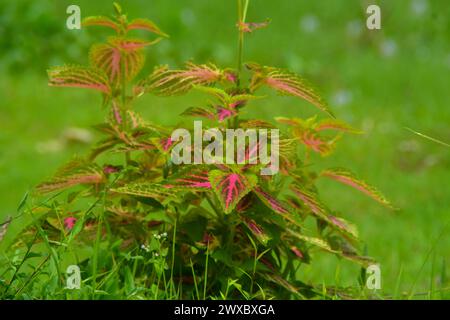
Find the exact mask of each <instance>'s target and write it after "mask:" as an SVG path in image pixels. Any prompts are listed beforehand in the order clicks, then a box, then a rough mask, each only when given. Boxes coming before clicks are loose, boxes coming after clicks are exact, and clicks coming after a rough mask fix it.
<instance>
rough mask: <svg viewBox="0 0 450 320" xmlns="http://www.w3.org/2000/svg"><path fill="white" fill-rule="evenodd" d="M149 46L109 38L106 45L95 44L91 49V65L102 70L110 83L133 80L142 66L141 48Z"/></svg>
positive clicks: (138, 41) (137, 42)
mask: <svg viewBox="0 0 450 320" xmlns="http://www.w3.org/2000/svg"><path fill="white" fill-rule="evenodd" d="M149 44H151V43H150V42H145V41H141V40H130V39H119V38H111V39H110V40H109V41H108V43H106V44H97V45H94V46H93V47H92V48H91V51H90V53H89V58H90V61H91V64H92V65H93V66H95V67H97V68H100V69H102V70H103V71H104V72H105V74H106V75H107V76H108V77H109V81H110V82H111V83H115V84H116V83H118V82H119V81H121V79H122V72H123V73H124V75H125V79H126V80H127V81H129V80H131V79H133V78H134V77H135V76H136V75H137V74H138V73H139V71H140V70H141V69H142V67H143V66H144V62H145V56H144V54H143V52H142V50H141V49H142V48H143V47H145V46H147V45H149Z"/></svg>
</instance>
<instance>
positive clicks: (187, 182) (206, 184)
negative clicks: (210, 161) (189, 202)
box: [164, 166, 211, 190]
mask: <svg viewBox="0 0 450 320" xmlns="http://www.w3.org/2000/svg"><path fill="white" fill-rule="evenodd" d="M164 187H165V188H168V189H175V190H176V189H182V190H208V189H211V183H210V181H209V176H208V168H207V167H200V168H195V167H192V166H188V167H186V168H184V169H181V170H180V172H177V173H176V174H174V175H173V176H171V177H170V178H169V179H168V180H167V181H165V182H164Z"/></svg>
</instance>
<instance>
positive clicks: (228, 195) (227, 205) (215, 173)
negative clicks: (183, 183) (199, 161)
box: [208, 170, 257, 213]
mask: <svg viewBox="0 0 450 320" xmlns="http://www.w3.org/2000/svg"><path fill="white" fill-rule="evenodd" d="M208 176H209V181H210V182H211V186H212V188H213V190H214V192H215V194H216V196H217V198H218V199H219V200H220V204H221V205H222V208H223V210H224V212H225V213H230V212H231V211H233V209H234V208H235V207H236V205H237V203H238V202H239V200H241V199H242V198H243V197H244V196H245V195H246V194H248V193H249V192H250V191H251V189H252V188H253V186H255V184H256V182H257V179H256V176H253V175H248V176H244V175H241V174H238V173H234V172H224V171H220V170H212V171H210V172H209V174H208Z"/></svg>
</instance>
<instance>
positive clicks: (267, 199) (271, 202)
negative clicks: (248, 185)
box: [253, 187, 289, 214]
mask: <svg viewBox="0 0 450 320" xmlns="http://www.w3.org/2000/svg"><path fill="white" fill-rule="evenodd" d="M253 191H254V192H255V194H256V195H257V196H258V198H259V199H260V200H261V201H262V202H263V203H264V204H265V205H266V206H268V207H269V208H270V209H272V210H273V211H275V212H277V213H279V214H287V213H289V211H288V210H287V208H286V206H285V205H284V204H283V203H282V202H281V201H279V200H277V199H276V198H274V197H272V196H271V195H270V194H269V193H268V192H267V191H265V190H263V189H262V188H261V187H256V188H254V189H253Z"/></svg>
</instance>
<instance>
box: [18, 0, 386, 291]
mask: <svg viewBox="0 0 450 320" xmlns="http://www.w3.org/2000/svg"><path fill="white" fill-rule="evenodd" d="M247 6H248V1H242V0H238V7H239V22H238V24H237V27H238V35H239V54H238V66H237V68H235V69H234V68H220V67H219V66H216V65H215V64H213V63H208V64H195V63H193V62H188V63H186V65H185V67H184V68H180V69H175V70H174V69H169V68H168V67H167V66H157V67H155V69H154V71H153V72H152V73H151V74H150V75H149V76H146V77H143V78H141V79H139V80H137V79H136V78H137V77H138V75H139V72H140V71H141V69H142V68H143V66H144V62H145V54H144V50H145V48H146V47H150V46H153V45H156V44H157V43H158V42H159V41H160V40H162V39H163V38H167V35H166V34H165V33H164V32H163V31H162V30H161V29H160V28H159V27H158V26H156V24H154V23H153V22H151V21H150V20H147V19H133V20H128V19H127V16H126V15H125V14H123V12H122V10H121V8H120V7H119V6H118V5H115V10H116V15H115V16H113V17H111V18H110V17H89V18H87V19H85V20H84V23H83V25H84V26H101V27H106V28H109V29H111V31H113V33H114V36H111V37H110V38H108V39H107V41H106V42H105V43H100V44H95V45H93V46H92V48H91V51H90V53H89V58H90V65H89V66H76V65H66V66H62V67H55V68H52V69H50V70H49V73H48V74H49V84H50V85H51V86H58V87H79V88H88V89H91V90H94V91H97V92H99V93H100V94H101V95H102V97H103V106H104V107H105V108H106V109H107V117H106V121H105V122H104V123H102V124H100V125H97V126H96V127H95V128H96V129H97V130H98V131H99V132H100V133H101V134H102V135H103V138H102V139H101V140H100V141H99V142H98V143H97V144H96V145H95V146H94V147H93V148H92V151H91V153H90V154H89V155H88V156H86V157H85V158H76V159H74V160H73V161H71V162H70V163H69V164H67V165H66V166H64V167H63V168H62V169H60V170H59V171H58V172H57V173H56V175H55V176H54V177H53V178H51V179H49V180H48V181H45V182H43V183H41V184H40V185H38V186H37V188H36V189H37V191H38V192H39V193H40V194H47V193H55V192H58V193H56V194H54V195H52V196H51V197H50V198H48V199H46V200H45V201H42V202H41V203H40V204H38V205H35V206H34V207H33V208H32V209H30V212H31V213H32V215H33V217H34V218H33V223H32V224H31V225H30V227H29V228H28V229H27V230H26V231H24V235H30V239H32V241H31V240H30V242H28V244H29V245H30V243H31V244H35V243H36V242H43V243H45V244H46V245H47V247H48V249H49V250H51V252H52V258H53V259H56V260H55V261H60V260H61V261H66V263H68V262H67V261H73V257H74V255H73V252H74V251H75V252H76V254H75V256H76V262H77V264H78V265H80V267H81V269H82V271H83V272H84V274H86V275H88V277H87V278H84V279H85V281H84V282H83V286H84V289H83V288H82V290H85V292H89V294H87V296H89V297H91V295H94V296H95V295H97V296H99V295H100V296H104V297H115V296H114V294H115V293H114V290H115V289H117V288H121V287H124V288H125V289H124V290H125V291H124V294H125V296H126V297H127V298H132V297H145V298H195V299H197V298H241V297H244V298H305V297H313V296H315V295H318V294H322V292H323V291H322V290H321V289H320V288H318V287H316V286H314V285H309V284H308V285H307V284H305V283H303V282H302V281H301V276H300V275H299V273H298V270H299V268H300V266H301V265H302V264H307V263H309V262H310V260H311V257H312V256H313V253H314V252H315V251H322V252H325V253H328V254H332V255H337V256H338V257H341V258H343V259H349V260H352V261H354V262H356V263H359V264H361V265H362V266H363V267H365V266H367V265H368V264H369V263H371V262H372V259H371V258H369V257H366V256H363V255H361V254H360V253H359V250H358V249H357V248H358V232H357V230H356V227H355V226H354V225H353V224H351V223H350V222H348V221H347V220H345V219H344V218H343V217H342V215H341V214H340V213H337V212H334V211H332V210H331V209H330V208H329V207H327V206H326V205H325V204H324V203H322V201H321V200H320V196H319V191H318V189H317V187H316V181H317V180H318V179H322V178H330V179H333V180H336V181H338V182H341V183H343V184H347V185H349V186H352V187H354V188H356V189H358V190H360V191H362V192H363V193H365V194H367V195H369V196H370V197H372V198H374V199H375V200H377V201H378V202H380V203H381V204H383V205H386V206H388V207H391V205H390V203H389V201H388V200H386V198H385V197H384V196H383V195H382V194H381V193H380V192H379V191H377V190H376V189H375V188H373V187H371V186H370V185H368V184H367V183H365V182H364V181H362V180H359V179H358V178H357V177H356V176H354V175H353V174H352V173H351V172H350V171H348V170H346V169H343V168H330V169H326V170H323V171H321V172H316V171H314V170H313V167H312V166H311V157H312V154H313V153H318V154H320V155H322V156H328V155H330V154H331V153H332V152H333V150H334V148H335V146H336V143H337V141H338V139H339V138H340V137H341V136H342V135H343V134H345V133H358V131H357V130H355V129H353V128H352V127H350V126H349V125H347V124H345V123H343V122H341V121H339V120H336V119H335V118H334V115H333V113H332V112H331V110H330V108H329V107H328V106H327V104H326V103H325V102H324V100H323V99H322V98H321V97H320V95H319V94H318V93H317V92H316V90H315V89H313V88H312V87H311V86H310V85H309V84H308V83H307V81H305V80H304V79H303V78H302V77H300V76H298V75H296V74H295V73H292V72H290V71H287V70H284V69H281V68H276V67H268V66H264V65H261V64H258V63H254V62H251V63H245V64H244V63H242V50H243V38H244V35H245V34H246V33H249V32H252V31H254V30H256V29H260V28H263V27H266V26H267V24H268V22H264V23H248V22H246V12H247ZM136 30H141V31H146V32H149V33H150V34H151V35H153V37H155V36H156V38H153V39H151V40H148V39H147V38H137V37H135V35H134V32H135V31H136ZM261 88H269V89H273V90H275V91H276V92H278V93H280V94H283V95H289V96H293V97H295V98H299V99H303V100H306V101H307V102H308V103H310V104H311V105H313V106H315V107H316V108H318V109H319V110H320V112H321V114H323V115H325V116H327V117H326V118H325V119H323V120H318V118H317V117H313V118H309V119H301V118H285V117H278V118H276V123H278V124H280V125H282V128H283V130H282V134H281V136H280V139H279V154H278V156H279V158H280V172H279V173H278V174H276V175H273V176H264V175H261V174H260V169H261V167H262V166H264V165H263V164H220V165H219V164H202V165H198V164H183V165H175V164H174V163H173V162H172V161H171V156H170V155H171V151H172V149H173V148H174V147H175V146H176V145H177V143H178V141H173V140H172V139H171V133H172V132H173V130H174V129H176V128H178V127H179V126H174V127H167V126H162V125H159V124H155V123H152V122H151V121H147V120H145V119H143V118H142V117H141V116H140V115H139V114H138V113H137V112H136V111H135V110H134V109H133V108H132V106H133V103H134V102H135V100H136V99H139V98H140V97H141V96H142V95H143V94H154V95H157V96H174V95H183V94H185V93H187V92H188V91H191V90H198V91H200V92H202V93H204V94H205V95H206V96H208V97H209V100H208V101H207V102H206V103H205V104H204V105H203V106H198V107H190V108H188V109H186V111H184V112H183V114H182V116H183V117H192V118H193V119H202V120H203V121H204V123H206V124H207V126H208V128H218V129H219V130H221V131H222V132H224V131H225V130H226V129H228V128H234V129H237V128H242V129H248V128H256V129H267V130H272V129H274V128H276V126H277V124H275V123H271V122H268V121H265V120H260V119H246V118H244V117H243V116H242V110H244V109H245V108H246V107H247V105H248V104H255V105H256V104H258V102H259V101H260V100H261V99H263V98H266V97H263V96H259V95H256V94H257V92H258V91H259V90H260V89H261ZM179 103H183V99H182V98H180V102H179ZM293 103H296V101H295V100H293ZM152 108H153V110H155V112H157V108H158V107H157V106H152ZM280 113H282V110H280ZM192 152H194V150H192ZM251 152H252V151H251V150H248V152H247V156H248V157H251ZM311 222H313V224H311ZM312 225H313V226H314V225H315V227H314V228H311V226H312ZM33 235H34V236H33ZM39 240H41V241H39ZM24 242H27V241H25V240H24ZM30 247H31V245H30ZM52 270H53V269H52ZM53 272H55V273H56V274H55V275H56V277H55V278H56V280H55V281H56V283H55V284H54V286H55V288H62V287H63V278H61V277H62V276H61V273H60V272H59V270H58V268H56V269H54V270H53ZM55 288H53V289H55ZM86 288H87V289H86ZM61 290H62V291H64V290H63V289H61ZM86 290H87V291H86Z"/></svg>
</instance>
